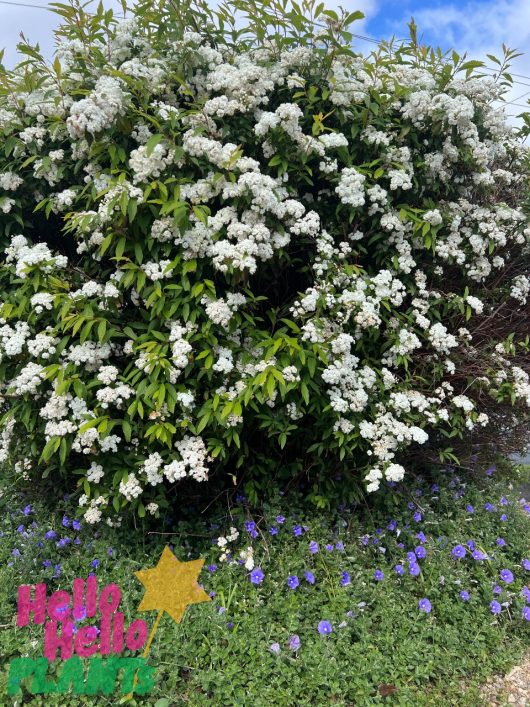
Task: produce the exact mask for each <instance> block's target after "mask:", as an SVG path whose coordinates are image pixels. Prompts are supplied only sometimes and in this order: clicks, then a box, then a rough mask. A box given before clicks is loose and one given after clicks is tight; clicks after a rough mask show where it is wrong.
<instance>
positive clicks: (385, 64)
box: [0, 0, 530, 523]
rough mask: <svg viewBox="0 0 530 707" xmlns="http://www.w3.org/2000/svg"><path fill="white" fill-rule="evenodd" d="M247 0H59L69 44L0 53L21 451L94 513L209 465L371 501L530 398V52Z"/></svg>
mask: <svg viewBox="0 0 530 707" xmlns="http://www.w3.org/2000/svg"><path fill="white" fill-rule="evenodd" d="M230 6H231V8H232V9H230V7H229V6H228V5H221V6H219V8H218V9H217V10H213V9H211V8H209V7H208V6H207V5H205V4H203V3H202V2H200V1H199V2H197V3H187V2H183V3H177V4H175V3H152V2H151V0H149V2H146V1H140V2H138V3H136V4H135V7H134V8H132V9H129V10H128V12H127V15H126V19H125V20H119V19H117V18H116V17H114V15H113V14H112V13H111V12H105V11H104V10H103V9H102V8H94V9H93V10H94V13H93V14H89V13H88V12H87V11H86V10H85V9H83V8H82V7H81V6H80V5H79V4H78V3H77V2H74V3H73V4H72V6H69V5H59V6H58V12H59V14H60V15H61V16H62V18H63V20H64V24H63V25H62V27H61V28H60V30H59V33H58V39H59V40H60V43H59V45H58V49H57V55H56V57H55V59H54V60H53V61H52V62H51V63H50V62H46V61H45V60H44V59H43V58H42V56H41V55H40V53H39V52H38V50H37V49H35V48H33V47H31V46H30V45H28V44H27V43H24V42H23V43H22V44H21V45H20V52H21V58H22V62H21V64H20V65H19V66H18V67H17V68H15V69H14V70H13V71H10V70H3V71H1V72H0V130H1V131H2V141H1V147H0V188H1V190H2V191H1V193H0V206H1V213H0V230H1V233H0V238H1V252H2V256H1V263H0V299H1V308H0V317H1V322H0V394H1V402H2V411H3V413H2V417H1V418H0V427H1V430H2V439H1V442H2V444H1V450H0V460H1V461H9V462H10V463H11V464H12V467H11V468H13V467H14V468H15V474H16V475H17V477H18V478H21V477H22V478H31V479H33V480H38V479H40V478H41V477H42V476H47V475H49V476H50V477H51V478H53V479H56V478H58V477H59V476H60V475H63V476H68V478H69V479H70V483H71V484H72V486H73V485H75V483H76V482H77V481H78V482H79V490H80V494H79V495H78V500H79V504H80V507H81V512H82V513H83V516H84V519H85V521H86V522H88V523H97V522H99V521H100V520H102V519H104V518H108V519H109V522H113V523H115V522H117V521H115V520H112V519H111V516H112V515H117V514H118V515H119V514H121V515H123V514H124V513H125V512H126V511H130V510H133V511H135V512H137V514H138V515H139V516H144V515H145V514H146V513H148V514H154V515H156V514H157V513H159V512H165V509H166V508H167V507H168V497H167V494H168V491H170V490H171V491H172V494H171V498H170V499H169V502H170V503H177V504H178V503H184V504H185V503H186V500H185V499H186V497H187V495H188V488H189V486H190V485H193V484H194V483H195V481H199V482H205V481H206V479H207V478H208V477H209V476H211V475H214V476H215V477H216V478H217V479H218V480H220V482H221V484H226V483H227V482H228V483H231V479H233V480H234V481H235V482H236V483H241V482H242V481H244V482H245V484H246V486H245V493H246V494H247V496H248V497H249V498H251V499H252V500H255V499H256V497H257V496H258V495H259V494H260V493H263V490H264V489H265V488H266V487H267V485H268V484H270V483H271V482H272V481H274V480H276V481H277V482H278V483H283V482H284V480H285V479H287V478H290V477H298V476H304V477H309V478H310V479H312V480H315V487H314V488H313V489H312V490H311V491H310V496H311V498H312V499H313V500H314V501H315V502H316V503H321V504H323V503H325V497H326V493H327V491H326V488H325V486H324V485H323V480H325V479H330V480H333V479H335V478H336V477H337V475H340V478H341V479H342V482H343V483H344V484H346V481H347V480H348V479H352V478H353V479H355V480H356V481H357V482H358V484H362V485H363V486H364V487H365V488H366V489H367V490H368V491H370V492H373V491H376V490H377V489H378V488H379V487H380V486H381V485H383V488H384V487H385V484H384V482H385V481H394V482H399V481H401V480H402V479H403V477H404V475H405V471H406V468H408V465H409V462H408V457H407V455H406V452H407V451H415V452H417V451H418V450H419V449H421V448H422V447H424V448H426V449H428V452H429V454H430V455H431V456H433V455H434V456H437V455H440V458H441V459H442V461H454V460H455V456H454V455H455V440H456V439H458V438H459V437H461V436H462V435H465V434H469V433H471V432H472V431H473V430H475V431H476V430H479V432H480V435H485V434H487V430H488V425H489V426H490V427H492V432H491V433H489V434H490V436H491V437H493V438H494V439H495V438H496V442H497V444H501V443H502V441H503V439H504V436H505V428H506V427H510V425H511V422H510V420H511V418H510V417H509V416H508V415H507V413H506V407H507V406H508V407H509V406H510V405H516V406H519V412H518V415H519V418H521V416H522V414H523V413H522V410H523V409H524V408H525V406H527V404H528V403H529V401H530V386H529V382H528V328H527V323H528V310H527V296H528V290H529V283H528V237H529V234H530V229H529V227H528V209H527V203H528V189H527V187H528V154H527V149H526V147H525V146H524V145H523V143H522V142H521V140H520V139H519V138H520V136H518V135H517V134H516V132H514V131H513V129H512V128H511V127H510V126H508V125H507V124H506V122H505V119H504V113H503V109H502V106H499V102H498V101H499V99H500V98H501V97H502V94H503V91H504V89H505V87H506V83H507V82H509V81H510V76H509V72H508V68H509V61H510V59H511V58H512V57H513V56H514V53H513V52H510V51H508V50H506V52H505V56H504V57H503V58H501V59H499V60H495V61H498V64H499V66H498V74H497V75H496V76H494V77H490V78H487V77H485V76H483V75H481V73H480V71H481V63H480V62H476V61H471V60H469V59H468V58H467V57H461V56H458V55H457V54H456V53H450V54H448V55H442V54H441V53H440V52H437V51H435V50H429V49H428V48H425V47H422V46H421V44H420V43H419V42H418V41H417V38H416V35H415V32H414V28H412V34H411V40H410V42H405V43H403V44H399V45H388V44H383V45H382V46H381V48H380V49H379V50H377V51H376V52H374V53H373V54H372V55H370V56H368V57H364V56H362V55H361V54H360V53H358V52H357V51H356V48H355V45H354V43H353V37H352V35H351V33H350V30H349V26H350V25H351V24H352V23H353V22H355V20H357V19H359V17H360V16H361V15H360V13H357V12H353V13H350V14H348V15H345V16H340V15H338V14H337V13H335V12H334V11H327V10H325V8H324V6H323V5H317V4H316V3H313V2H311V1H309V0H308V1H307V2H303V3H302V4H301V5H300V6H298V5H297V4H296V3H293V4H291V5H288V4H286V3H283V2H281V1H280V0H265V1H263V2H261V1H260V2H237V1H236V2H231V3H230ZM124 9H125V8H124ZM233 11H235V12H236V14H238V20H237V22H235V19H234V16H233V14H232V13H233ZM198 18H200V21H199V20H198ZM492 61H493V60H492ZM500 429H502V434H499V430H500ZM183 481H185V482H187V483H188V486H187V487H186V486H185V485H183V484H182V482H183Z"/></svg>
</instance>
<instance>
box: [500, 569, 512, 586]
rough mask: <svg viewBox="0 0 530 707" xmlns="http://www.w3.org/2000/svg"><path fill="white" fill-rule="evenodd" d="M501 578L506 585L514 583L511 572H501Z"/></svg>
mask: <svg viewBox="0 0 530 707" xmlns="http://www.w3.org/2000/svg"><path fill="white" fill-rule="evenodd" d="M500 578H501V579H502V581H503V582H505V583H506V584H511V583H512V582H513V574H512V573H511V572H510V570H501V571H500Z"/></svg>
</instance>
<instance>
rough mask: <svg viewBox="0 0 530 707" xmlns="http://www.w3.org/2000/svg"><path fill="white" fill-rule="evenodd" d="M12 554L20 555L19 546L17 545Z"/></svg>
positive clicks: (14, 555)
mask: <svg viewBox="0 0 530 707" xmlns="http://www.w3.org/2000/svg"><path fill="white" fill-rule="evenodd" d="M11 554H12V555H13V557H20V550H19V549H18V547H16V548H15V549H14V550H13V551H12V552H11Z"/></svg>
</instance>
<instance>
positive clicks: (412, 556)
mask: <svg viewBox="0 0 530 707" xmlns="http://www.w3.org/2000/svg"><path fill="white" fill-rule="evenodd" d="M407 560H408V561H409V562H416V553H415V552H407Z"/></svg>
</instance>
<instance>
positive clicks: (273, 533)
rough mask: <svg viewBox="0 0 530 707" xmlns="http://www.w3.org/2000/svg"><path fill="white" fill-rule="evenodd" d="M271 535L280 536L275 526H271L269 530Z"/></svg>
mask: <svg viewBox="0 0 530 707" xmlns="http://www.w3.org/2000/svg"><path fill="white" fill-rule="evenodd" d="M269 533H270V534H271V535H278V528H277V527H276V526H275V525H271V527H270V528H269Z"/></svg>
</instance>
